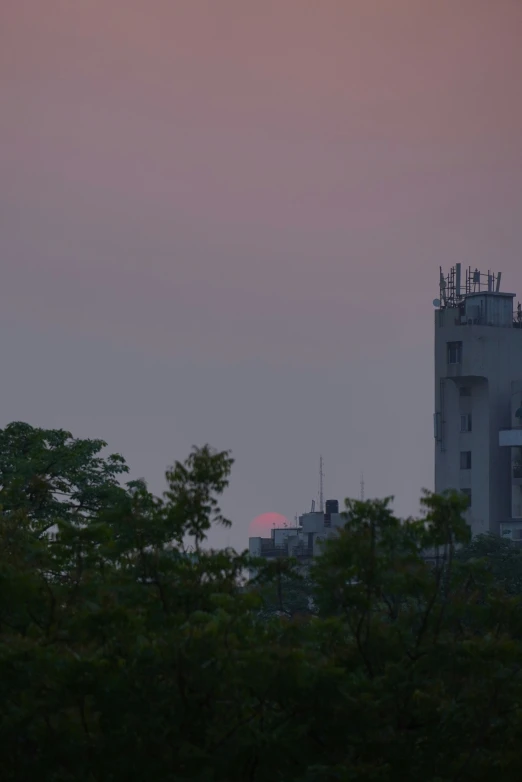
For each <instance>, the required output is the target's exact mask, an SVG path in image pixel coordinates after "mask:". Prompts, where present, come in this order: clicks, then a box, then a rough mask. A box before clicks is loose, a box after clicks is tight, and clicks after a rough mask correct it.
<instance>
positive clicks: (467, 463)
mask: <svg viewBox="0 0 522 782" xmlns="http://www.w3.org/2000/svg"><path fill="white" fill-rule="evenodd" d="M460 469H461V470H471V451H461V452H460Z"/></svg>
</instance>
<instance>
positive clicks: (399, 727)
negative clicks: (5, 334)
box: [0, 424, 522, 782]
mask: <svg viewBox="0 0 522 782" xmlns="http://www.w3.org/2000/svg"><path fill="white" fill-rule="evenodd" d="M6 432H7V434H6ZM0 442H1V454H2V456H1V458H2V462H1V468H2V486H1V489H0V490H1V491H2V496H3V502H4V508H5V510H4V511H3V513H2V515H1V518H0V704H1V707H0V751H1V754H2V779H5V780H6V782H26V781H27V780H32V779H38V780H42V782H72V781H73V780H74V782H83V781H84V780H85V782H91V781H92V782H97V781H99V782H128V780H143V779H147V780H148V779H150V780H161V782H167V781H169V780H176V782H180V781H181V780H196V781H197V782H245V781H246V780H255V781H256V782H265V781H266V782H268V780H270V782H272V781H273V780H281V781H284V782H312V781H313V782H330V781H331V782H334V780H336V781H340V782H349V781H351V780H363V781H368V782H370V780H389V781H390V782H392V781H394V780H399V779H400V780H401V782H418V780H423V782H442V781H443V782H450V780H452V781H456V780H459V782H466V781H467V780H470V782H471V780H473V781H474V782H475V781H476V782H482V781H483V782H486V780H488V781H489V780H491V779H492V778H494V776H495V775H497V776H498V777H499V778H501V779H502V780H503V781H504V780H505V781H506V782H511V781H512V780H513V782H514V780H515V779H516V780H518V779H519V778H520V775H521V772H522V759H521V755H520V751H519V748H520V740H521V738H522V736H521V732H522V711H521V709H522V707H521V704H522V684H521V670H522V665H521V663H520V660H521V659H522V610H521V608H522V605H521V601H520V599H519V598H518V597H517V596H516V595H515V594H510V593H509V591H507V590H506V588H504V587H505V584H503V583H502V582H500V583H498V582H496V581H495V573H494V572H493V570H492V568H491V567H490V565H489V564H488V562H489V560H487V558H486V560H484V559H483V558H481V556H480V550H478V549H475V550H473V549H472V548H471V549H470V548H469V546H468V544H469V530H468V528H467V526H466V524H465V521H464V519H463V517H462V511H463V510H464V508H463V505H462V498H461V497H460V496H459V495H447V496H442V497H438V496H434V495H429V494H426V495H425V497H424V508H425V515H424V516H423V518H422V519H418V520H407V521H405V522H401V521H400V520H399V519H397V518H396V517H395V516H394V515H393V513H392V511H391V509H390V504H389V501H387V500H383V501H374V502H356V501H348V502H347V516H346V527H345V528H344V529H343V530H341V532H340V534H339V536H338V537H337V538H335V539H333V540H331V541H330V542H329V543H328V544H327V545H326V546H325V550H324V554H323V555H322V557H320V558H319V559H317V560H316V562H315V563H314V565H313V567H312V568H311V571H310V572H309V573H307V572H303V571H302V570H300V569H299V568H297V566H296V564H295V563H293V562H291V561H284V560H276V561H275V562H273V563H269V564H268V565H267V564H266V563H263V564H262V563H260V562H255V561H252V560H250V559H249V558H248V556H246V555H239V554H236V553H234V552H231V551H221V552H213V551H208V550H205V549H204V548H203V543H204V541H205V536H206V534H207V532H208V529H209V528H210V525H211V524H213V523H225V524H227V523H228V522H227V521H226V520H225V519H223V518H222V515H221V511H220V510H219V504H218V503H219V496H220V494H221V493H222V491H223V490H224V488H225V487H226V485H227V483H228V477H229V472H230V469H231V465H232V460H231V458H230V456H229V454H228V453H226V452H222V453H219V452H215V451H213V450H211V449H210V448H208V447H207V446H205V447H203V448H201V449H194V450H193V451H192V453H191V454H190V455H189V457H188V459H187V460H186V461H185V462H184V463H183V464H180V463H176V464H175V465H174V467H173V468H171V469H170V470H169V471H168V472H167V491H166V493H165V495H164V496H163V497H162V498H157V497H154V496H153V495H152V494H151V493H150V492H149V491H148V489H147V486H146V485H145V483H144V482H142V481H136V482H131V483H129V484H127V486H125V487H121V486H120V485H119V484H118V483H117V477H118V475H120V474H121V472H122V467H123V462H122V461H120V460H119V459H120V457H118V458H117V459H116V461H111V460H110V459H109V460H105V461H104V460H101V461H100V459H101V457H100V456H99V452H100V447H95V446H93V445H92V444H91V445H90V446H89V447H87V446H84V447H83V449H82V448H81V447H80V446H79V445H78V444H77V441H74V440H73V439H72V438H71V437H70V435H66V434H65V433H53V432H45V433H42V432H40V430H32V429H31V428H30V427H24V425H20V424H16V425H13V427H12V428H11V429H10V428H9V427H8V429H7V430H4V432H2V433H0ZM80 443H81V441H80ZM99 445H100V444H99V443H98V446H99ZM24 447H25V450H24ZM49 450H51V451H53V450H54V452H55V455H56V458H57V459H58V460H60V459H61V460H62V461H61V462H59V461H57V462H56V463H55V464H53V462H52V458H51V455H50V454H49V453H48V452H49ZM58 463H61V465H62V467H61V468H60V469H58V467H57V465H58ZM73 464H74V466H73ZM62 472H63V475H62ZM35 476H37V477H41V478H42V480H44V482H45V490H44V491H43V493H42V496H40V497H38V496H35V494H34V491H33V492H32V490H31V487H32V486H33V485H34V483H33V481H34V478H35ZM88 476H90V478H89V477H88ZM64 486H65V487H66V490H64V491H65V495H66V497H67V499H66V501H61V500H57V499H56V498H55V496H54V494H55V493H56V494H58V492H61V491H62V489H63V487H64ZM86 486H90V487H91V489H92V492H91V493H88V496H89V498H90V499H89V502H88V503H86V504H85V503H82V500H81V496H83V495H81V491H83V490H85V487H86ZM80 495H81V496H80ZM93 497H94V499H93ZM46 525H47V526H49V525H53V526H55V527H56V529H57V531H58V532H57V535H56V537H54V538H48V537H47V536H45V535H42V529H43V528H44V527H45V526H46ZM473 545H475V544H474V543H471V547H473ZM466 546H468V548H466ZM426 549H430V550H432V551H434V552H435V555H434V557H433V558H432V562H431V563H429V562H426V560H425V558H424V556H423V555H424V552H425V551H426ZM465 551H467V552H468V554H467V555H465V554H463V553H462V552H465ZM470 551H474V554H473V556H471V555H469V552H470ZM253 567H256V568H257V576H256V579H255V581H254V583H251V584H249V585H246V584H245V583H244V574H245V572H247V571H248V569H249V568H253ZM292 590H294V592H295V594H293V593H292ZM310 593H313V600H314V603H313V610H312V611H310V610H309V611H308V612H304V611H301V610H300V604H299V601H301V602H302V601H304V600H305V599H306V603H307V606H308V608H309V607H310V606H309V595H310ZM294 602H296V604H295V605H294V604H293V603H294ZM301 607H302V606H301Z"/></svg>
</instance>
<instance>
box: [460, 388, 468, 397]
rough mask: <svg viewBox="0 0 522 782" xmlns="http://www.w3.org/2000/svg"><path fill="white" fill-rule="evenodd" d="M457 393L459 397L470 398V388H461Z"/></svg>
mask: <svg viewBox="0 0 522 782" xmlns="http://www.w3.org/2000/svg"><path fill="white" fill-rule="evenodd" d="M459 393H460V395H461V396H471V388H470V386H461V387H460V389H459Z"/></svg>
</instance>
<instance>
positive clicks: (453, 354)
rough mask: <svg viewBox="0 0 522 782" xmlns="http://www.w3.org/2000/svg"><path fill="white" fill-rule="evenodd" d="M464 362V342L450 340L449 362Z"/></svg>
mask: <svg viewBox="0 0 522 782" xmlns="http://www.w3.org/2000/svg"><path fill="white" fill-rule="evenodd" d="M461 363H462V342H448V364H461Z"/></svg>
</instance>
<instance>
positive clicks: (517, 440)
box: [498, 426, 522, 448]
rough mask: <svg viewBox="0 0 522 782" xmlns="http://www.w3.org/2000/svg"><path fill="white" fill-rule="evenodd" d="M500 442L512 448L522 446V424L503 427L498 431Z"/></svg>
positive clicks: (501, 444)
mask: <svg viewBox="0 0 522 782" xmlns="http://www.w3.org/2000/svg"><path fill="white" fill-rule="evenodd" d="M498 444H499V445H500V446H507V447H512V448H513V447H522V426H517V427H513V428H512V429H501V430H500V431H499V433H498Z"/></svg>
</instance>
